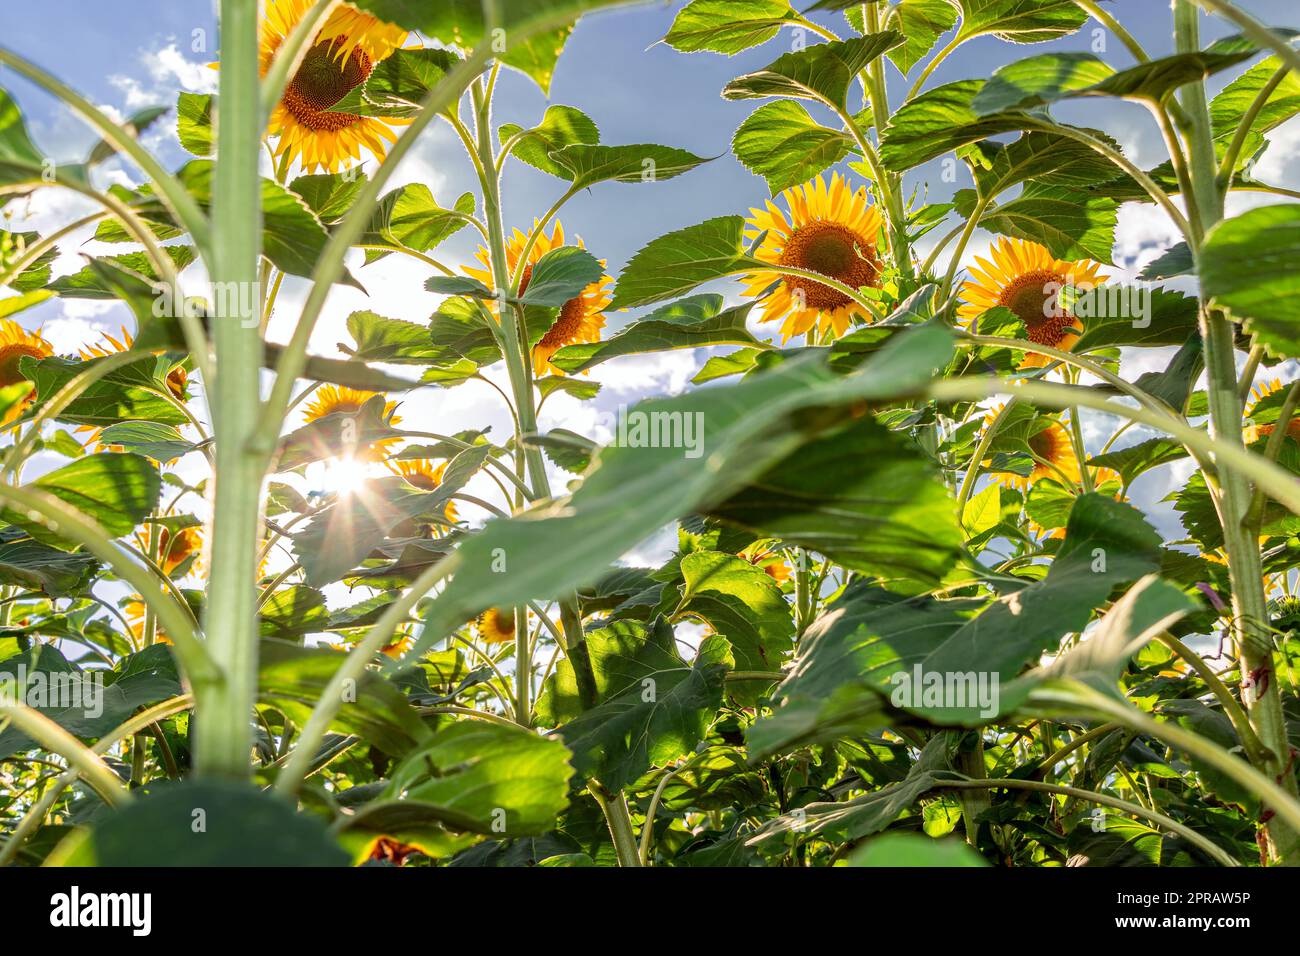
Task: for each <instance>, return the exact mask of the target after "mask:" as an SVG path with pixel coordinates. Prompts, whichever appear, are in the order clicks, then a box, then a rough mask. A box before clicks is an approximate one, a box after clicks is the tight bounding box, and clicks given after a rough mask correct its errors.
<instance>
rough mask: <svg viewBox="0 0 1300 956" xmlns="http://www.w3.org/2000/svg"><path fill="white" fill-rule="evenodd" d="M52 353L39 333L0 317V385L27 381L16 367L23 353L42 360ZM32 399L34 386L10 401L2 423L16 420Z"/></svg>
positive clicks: (2, 386) (5, 385) (50, 346)
mask: <svg viewBox="0 0 1300 956" xmlns="http://www.w3.org/2000/svg"><path fill="white" fill-rule="evenodd" d="M53 354H54V346H52V345H50V343H49V342H47V341H45V339H44V338H43V337H42V336H41V333H40V332H28V331H27V330H26V329H24V328H23V327H22V326H21V325H19V324H18V323H17V322H15V321H14V320H13V319H0V388H9V387H10V386H11V385H17V384H18V383H19V382H25V381H26V380H27V379H26V378H24V377H23V373H22V372H21V371H20V370H19V367H18V366H19V362H21V361H22V359H23V357H24V356H31V357H32V358H35V359H43V358H49V357H50V356H51V355H53ZM35 398H36V386H35V385H33V386H32V390H31V391H30V392H28V393H27V397H26V398H24V399H23V400H22V401H20V402H14V404H13V405H11V406H10V407H9V408H8V410H6V411H5V413H4V419H3V424H5V425H8V424H9V423H10V422H12V421H14V420H15V419H17V418H18V416H19V415H21V414H22V413H23V410H24V409H25V408H27V406H28V405H30V404H31V403H32V401H33V400H34V399H35Z"/></svg>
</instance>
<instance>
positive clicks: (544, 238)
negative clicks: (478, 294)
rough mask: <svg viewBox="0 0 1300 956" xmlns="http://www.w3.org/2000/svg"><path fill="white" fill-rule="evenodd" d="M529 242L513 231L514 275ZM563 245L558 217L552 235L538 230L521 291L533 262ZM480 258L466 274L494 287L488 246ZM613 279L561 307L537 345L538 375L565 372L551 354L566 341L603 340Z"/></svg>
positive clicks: (510, 260)
mask: <svg viewBox="0 0 1300 956" xmlns="http://www.w3.org/2000/svg"><path fill="white" fill-rule="evenodd" d="M540 228H541V223H540V222H539V221H538V220H536V219H534V220H533V231H534V232H537V231H538V230H539V229H540ZM577 242H578V248H579V249H581V248H584V246H583V242H582V239H581V238H579V239H578V240H577ZM527 243H528V236H527V235H526V234H525V233H523V232H522V231H520V230H519V229H516V230H515V231H514V234H513V235H511V237H510V241H509V242H508V243H507V244H506V270H507V271H508V272H509V273H510V274H511V275H513V274H514V272H515V270H516V269H517V268H518V266H519V257H520V256H521V255H522V254H523V251H524V246H525V245H527ZM563 245H564V226H563V224H561V223H560V222H559V221H558V220H557V221H556V223H555V225H554V227H552V229H551V234H550V235H549V236H548V235H547V234H546V231H545V230H541V231H540V232H538V235H537V240H536V242H534V243H533V247H532V248H531V249H530V250H528V261H527V262H526V263H525V264H524V269H523V273H522V275H521V276H520V278H519V294H520V295H523V294H524V292H525V291H527V289H528V283H529V281H530V280H531V279H532V277H533V266H535V265H537V263H538V261H540V260H541V258H542V256H544V255H546V254H547V253H548V252H550V251H551V250H552V249H558V248H560V247H561V246H563ZM476 258H477V259H478V261H479V263H480V265H481V266H482V268H481V269H476V268H466V269H465V274H466V275H468V276H470V277H471V278H475V279H478V280H479V281H480V282H482V283H483V284H484V285H487V286H489V287H491V286H492V285H493V278H492V264H491V257H490V256H489V255H488V251H487V249H485V248H484V247H482V246H479V250H478V254H477V256H476ZM600 264H601V265H602V266H603V265H604V264H605V262H604V260H603V259H602V260H601V263H600ZM613 281H614V280H613V279H612V278H610V277H609V276H601V277H600V279H598V280H597V281H595V282H593V283H591V284H590V285H588V286H587V287H586V288H585V289H583V290H582V291H581V292H580V293H578V295H576V296H574V297H573V298H572V299H570V300H569V301H568V302H566V303H564V305H562V306H561V307H560V312H559V314H558V315H557V316H556V317H555V320H554V321H553V322H552V323H551V327H550V328H549V329H547V330H546V334H545V335H543V336H542V338H541V339H540V340H539V341H538V343H537V344H536V345H534V346H533V373H534V374H535V375H545V374H547V373H548V372H549V373H550V374H552V375H563V374H564V370H563V369H561V368H558V367H556V366H554V365H552V364H551V356H553V355H554V354H555V353H556V352H558V351H559V350H560V349H562V348H564V346H566V345H574V344H576V343H579V342H599V341H600V333H601V330H602V329H604V328H605V309H606V308H608V306H609V304H610V302H611V301H613V297H612V296H611V295H610V291H609V287H610V285H611V284H612V283H613Z"/></svg>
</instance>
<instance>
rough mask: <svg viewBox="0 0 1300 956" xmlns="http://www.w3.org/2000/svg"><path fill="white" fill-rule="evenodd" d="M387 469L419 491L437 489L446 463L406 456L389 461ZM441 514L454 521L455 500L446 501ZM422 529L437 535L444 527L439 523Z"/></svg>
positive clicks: (445, 468)
mask: <svg viewBox="0 0 1300 956" xmlns="http://www.w3.org/2000/svg"><path fill="white" fill-rule="evenodd" d="M388 470H389V471H391V472H392V473H393V474H395V475H397V476H398V477H399V478H405V479H406V481H407V483H408V484H411V485H414V486H415V487H416V488H419V489H420V490H421V491H437V490H438V487H439V486H440V485H441V484H442V476H443V473H444V472H445V471H446V470H447V463H446V462H442V463H441V464H439V463H437V462H435V461H434V460H433V459H430V458H408V459H405V460H400V461H389V462H388ZM443 515H444V516H445V517H446V519H447V520H448V521H449V522H452V523H455V521H456V502H454V501H448V502H447V504H446V506H445V507H444V509H443ZM424 530H426V531H427V532H428V533H430V534H432V535H433V536H435V537H437V536H438V535H439V534H442V533H443V531H445V530H446V529H445V528H444V527H442V526H441V525H434V526H430V527H427V528H425V529H424Z"/></svg>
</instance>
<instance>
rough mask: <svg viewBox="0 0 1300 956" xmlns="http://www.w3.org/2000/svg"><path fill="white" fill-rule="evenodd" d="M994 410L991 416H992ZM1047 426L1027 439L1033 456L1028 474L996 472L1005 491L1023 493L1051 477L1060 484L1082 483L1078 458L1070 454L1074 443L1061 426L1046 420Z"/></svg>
mask: <svg viewBox="0 0 1300 956" xmlns="http://www.w3.org/2000/svg"><path fill="white" fill-rule="evenodd" d="M996 415H997V411H995V412H993V414H992V417H996ZM1046 421H1047V423H1048V424H1047V427H1046V428H1042V429H1040V430H1039V431H1036V432H1034V434H1032V435H1030V436H1029V438H1028V439H1027V441H1028V443H1029V450H1030V451H1031V452H1033V453H1034V468H1033V471H1031V472H1030V473H1029V474H1028V475H1018V474H1015V473H1014V472H999V473H998V476H997V480H998V481H1000V482H1001V483H1002V484H1004V485H1006V486H1007V487H1009V488H1016V489H1018V490H1019V491H1022V492H1027V491H1028V490H1029V489H1030V488H1031V487H1032V486H1033V485H1034V483H1035V482H1037V481H1038V480H1039V479H1042V478H1051V479H1052V480H1053V481H1057V482H1060V483H1061V484H1069V485H1077V484H1079V482H1080V481H1081V480H1082V475H1081V473H1080V470H1079V458H1078V456H1077V455H1075V453H1074V443H1073V442H1072V441H1070V433H1069V432H1068V431H1066V429H1065V426H1064V425H1062V424H1061V423H1060V422H1058V421H1056V420H1055V419H1046Z"/></svg>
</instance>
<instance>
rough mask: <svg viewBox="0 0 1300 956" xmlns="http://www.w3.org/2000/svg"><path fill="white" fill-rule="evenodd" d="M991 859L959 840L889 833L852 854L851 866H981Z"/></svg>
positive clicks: (850, 858)
mask: <svg viewBox="0 0 1300 956" xmlns="http://www.w3.org/2000/svg"><path fill="white" fill-rule="evenodd" d="M988 865H989V864H988V861H987V860H985V859H984V857H982V856H980V855H979V854H978V853H976V852H975V851H974V850H972V849H971V848H970V847H969V846H967V845H966V844H965V843H962V842H961V841H960V840H956V839H942V840H932V839H930V838H929V837H927V836H920V835H918V834H915V833H886V834H885V835H884V836H879V837H876V838H875V839H874V840H869V841H868V842H867V843H866V844H865V845H864V846H862V847H861V848H860V849H857V850H854V851H853V853H851V854H850V855H849V866H887V867H895V866H923V867H967V866H973V867H981V866H988Z"/></svg>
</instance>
